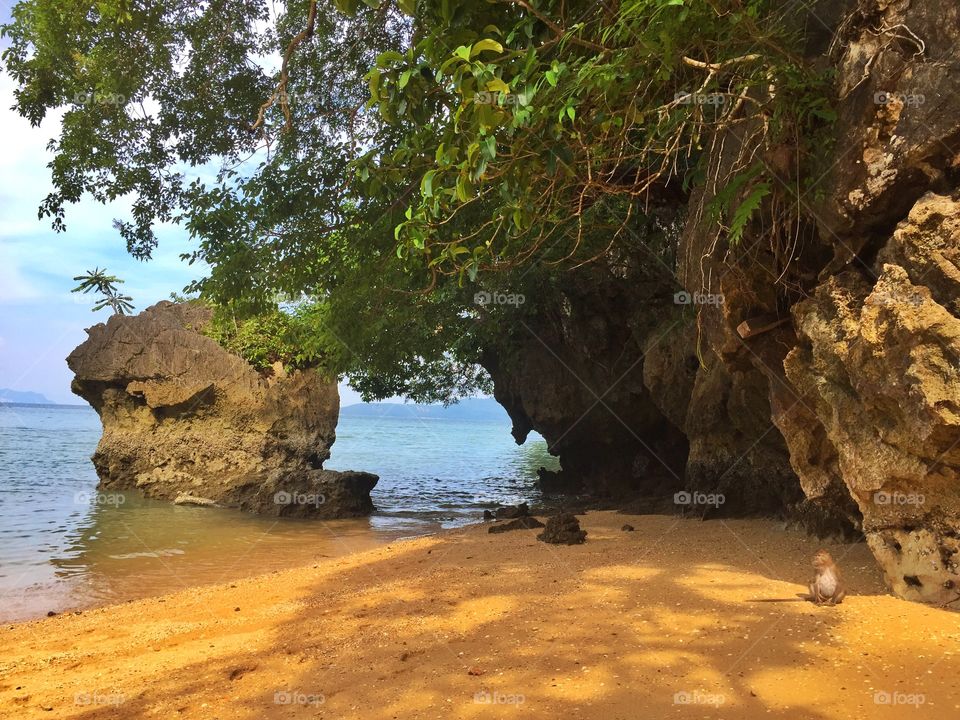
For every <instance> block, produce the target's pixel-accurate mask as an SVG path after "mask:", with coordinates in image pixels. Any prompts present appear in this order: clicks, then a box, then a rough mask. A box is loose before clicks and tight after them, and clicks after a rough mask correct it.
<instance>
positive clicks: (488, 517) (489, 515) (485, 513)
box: [483, 510, 497, 520]
mask: <svg viewBox="0 0 960 720" xmlns="http://www.w3.org/2000/svg"><path fill="white" fill-rule="evenodd" d="M483 519H484V520H496V519H497V516H496V515H494V514H493V513H492V512H490V511H489V510H484V511H483Z"/></svg>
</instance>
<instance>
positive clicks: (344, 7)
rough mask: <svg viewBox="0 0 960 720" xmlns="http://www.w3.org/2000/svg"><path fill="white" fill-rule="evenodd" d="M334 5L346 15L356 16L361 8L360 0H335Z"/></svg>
mask: <svg viewBox="0 0 960 720" xmlns="http://www.w3.org/2000/svg"><path fill="white" fill-rule="evenodd" d="M333 4H334V5H336V6H337V10H339V11H340V12H342V13H343V14H344V15H356V14H357V8H358V7H359V6H360V3H359V2H358V0H333Z"/></svg>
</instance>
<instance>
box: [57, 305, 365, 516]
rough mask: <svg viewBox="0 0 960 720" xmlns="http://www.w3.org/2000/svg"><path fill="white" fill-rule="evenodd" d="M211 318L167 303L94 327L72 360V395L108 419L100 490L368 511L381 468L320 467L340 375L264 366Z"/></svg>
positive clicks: (271, 508) (260, 506) (273, 509)
mask: <svg viewBox="0 0 960 720" xmlns="http://www.w3.org/2000/svg"><path fill="white" fill-rule="evenodd" d="M209 319H210V311H209V310H208V309H207V308H205V307H204V306H202V305H199V304H196V303H187V304H175V303H170V302H161V303H158V304H157V305H154V306H153V307H150V308H148V309H147V310H144V311H143V312H142V313H140V314H139V315H135V316H129V317H123V316H116V315H115V316H113V317H111V318H110V319H109V321H108V322H106V323H103V324H99V325H95V326H94V327H92V328H90V329H89V330H88V331H87V333H88V335H89V337H88V339H87V340H86V342H84V343H83V344H82V345H80V346H79V347H78V348H77V349H76V350H74V351H73V352H72V353H71V354H70V356H69V357H68V358H67V364H68V365H69V366H70V369H71V370H73V372H74V373H75V376H76V377H75V378H74V380H73V384H72V389H73V391H74V392H75V393H76V394H77V395H79V396H81V397H82V398H84V399H85V400H86V401H87V402H89V403H90V404H91V405H92V406H93V408H94V409H95V410H96V411H97V413H98V414H99V415H100V419H101V421H102V423H103V436H102V437H101V439H100V443H99V445H98V446H97V451H96V453H95V454H94V456H93V462H94V466H95V467H96V470H97V474H98V475H99V477H100V487H101V488H104V489H129V488H139V489H140V490H142V491H143V492H144V494H146V495H147V496H150V497H156V498H163V499H168V500H175V499H176V498H177V497H178V496H181V497H193V498H206V499H208V500H210V501H212V502H214V503H216V504H219V505H225V506H233V507H240V508H241V509H243V510H248V511H251V512H257V513H263V514H268V515H284V516H302V517H348V516H354V515H363V514H367V513H369V512H370V511H371V510H372V509H373V503H372V501H371V500H370V490H371V489H372V488H373V487H374V485H375V484H376V482H377V477H376V476H375V475H370V474H367V473H335V472H333V471H329V470H322V463H323V461H324V460H326V459H327V458H328V457H329V456H330V446H331V445H332V444H333V442H334V439H335V437H336V434H335V429H336V424H337V419H338V413H339V404H340V401H339V395H338V393H337V386H336V383H335V382H332V381H329V380H326V379H324V378H322V377H321V376H320V375H319V374H318V373H317V372H315V371H313V370H308V371H299V370H298V371H294V372H292V373H290V374H286V373H285V372H283V371H282V368H278V369H277V370H275V371H274V372H273V373H271V374H261V373H258V372H257V371H256V370H255V369H254V368H253V367H251V366H250V365H249V364H248V363H247V362H245V361H244V360H243V359H241V358H239V357H237V356H235V355H232V354H231V353H229V352H227V351H226V350H224V349H223V348H221V347H220V345H218V344H217V343H216V342H215V341H214V340H212V339H211V338H209V337H206V336H204V335H203V334H201V333H200V332H199V330H200V329H201V328H203V327H204V326H205V325H206V324H207V323H208V322H209Z"/></svg>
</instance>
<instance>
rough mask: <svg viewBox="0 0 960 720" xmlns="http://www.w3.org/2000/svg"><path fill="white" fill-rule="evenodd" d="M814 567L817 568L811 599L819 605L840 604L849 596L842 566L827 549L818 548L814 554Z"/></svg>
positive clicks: (811, 582) (810, 587)
mask: <svg viewBox="0 0 960 720" xmlns="http://www.w3.org/2000/svg"><path fill="white" fill-rule="evenodd" d="M813 567H814V569H815V570H816V575H814V577H813V580H811V581H810V585H809V589H810V600H812V601H813V602H815V603H816V604H817V605H823V604H827V605H839V604H840V603H842V602H843V599H844V598H845V597H846V596H847V591H846V589H845V588H844V584H843V578H842V577H841V576H840V568H838V567H837V564H836V563H835V562H834V561H833V558H832V557H830V553H828V552H827V551H826V550H818V551H817V554H816V555H814V556H813Z"/></svg>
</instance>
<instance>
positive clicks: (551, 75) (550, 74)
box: [544, 70, 557, 87]
mask: <svg viewBox="0 0 960 720" xmlns="http://www.w3.org/2000/svg"><path fill="white" fill-rule="evenodd" d="M544 77H546V78H547V82H548V83H550V85H551V86H552V87H556V86H557V72H556V71H555V70H547V71H546V72H545V73H544Z"/></svg>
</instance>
